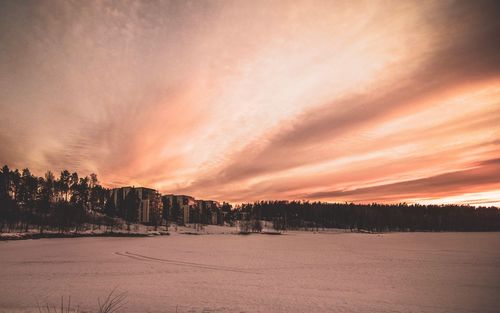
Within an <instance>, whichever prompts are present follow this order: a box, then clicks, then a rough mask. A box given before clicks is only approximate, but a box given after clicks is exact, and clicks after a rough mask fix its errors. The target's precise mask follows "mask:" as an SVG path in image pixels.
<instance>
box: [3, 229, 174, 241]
mask: <svg viewBox="0 0 500 313" xmlns="http://www.w3.org/2000/svg"><path fill="white" fill-rule="evenodd" d="M168 235H170V234H169V233H168V232H164V231H162V232H160V231H157V232H151V233H138V232H102V233H10V234H0V241H17V240H29V239H56V238H84V237H135V238H138V237H157V236H168Z"/></svg>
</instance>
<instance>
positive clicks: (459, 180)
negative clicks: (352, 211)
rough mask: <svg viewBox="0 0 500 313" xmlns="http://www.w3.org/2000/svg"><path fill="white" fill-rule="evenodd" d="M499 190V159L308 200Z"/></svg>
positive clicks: (396, 198)
mask: <svg viewBox="0 0 500 313" xmlns="http://www.w3.org/2000/svg"><path fill="white" fill-rule="evenodd" d="M485 187H486V190H494V189H498V188H499V187H500V159H491V160H486V161H482V162H480V163H479V164H477V166H476V167H474V168H471V169H467V170H461V171H455V172H449V173H445V174H440V175H436V176H431V177H426V178H421V179H414V180H408V181H402V182H397V183H393V184H384V185H378V186H373V187H366V188H358V189H353V190H333V191H323V192H316V193H311V194H308V195H307V196H306V198H309V199H335V198H337V199H351V200H349V201H355V202H360V201H361V202H362V201H392V202H394V201H400V200H401V199H418V198H432V197H434V198H436V197H442V196H453V195H459V194H462V193H467V192H474V191H477V190H483V188H485Z"/></svg>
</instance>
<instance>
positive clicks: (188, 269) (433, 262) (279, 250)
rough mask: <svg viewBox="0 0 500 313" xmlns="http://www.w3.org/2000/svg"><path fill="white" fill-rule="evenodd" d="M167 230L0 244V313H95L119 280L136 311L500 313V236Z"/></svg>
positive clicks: (210, 229)
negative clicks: (51, 309)
mask: <svg viewBox="0 0 500 313" xmlns="http://www.w3.org/2000/svg"><path fill="white" fill-rule="evenodd" d="M227 230H228V229H227V228H218V227H213V226H209V227H206V228H205V232H207V233H209V234H221V233H223V232H227ZM169 231H170V233H171V236H158V237H146V238H74V239H39V240H22V241H4V242H0V312H6V313H7V312H8V313H10V312H38V309H36V303H37V302H39V303H46V302H49V303H53V304H55V305H57V304H58V303H60V301H61V296H71V303H73V304H74V305H75V306H76V305H79V306H80V310H82V309H83V310H94V311H95V307H96V304H97V298H99V297H100V298H101V299H102V298H103V297H104V296H105V295H106V294H107V293H109V292H110V291H111V290H112V289H113V288H115V287H117V288H118V290H119V291H125V292H127V295H128V296H127V304H126V308H125V310H124V312H131V313H135V312H140V313H144V312H179V313H180V312H367V313H368V312H370V313H375V312H486V313H487V312H500V302H498V293H499V290H500V249H499V247H500V233H390V234H359V233H343V232H332V233H315V234H314V233H307V232H288V233H286V234H284V235H281V236H266V235H250V236H241V235H215V236H190V235H182V234H181V233H182V232H184V231H186V232H189V228H182V229H177V232H176V231H175V230H172V229H170V230H169ZM232 231H235V230H230V231H229V232H232Z"/></svg>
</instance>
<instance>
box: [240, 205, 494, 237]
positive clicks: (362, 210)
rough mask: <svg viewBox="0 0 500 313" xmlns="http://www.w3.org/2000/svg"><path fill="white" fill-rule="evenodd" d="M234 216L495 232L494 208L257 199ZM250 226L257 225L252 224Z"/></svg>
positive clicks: (279, 224)
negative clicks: (257, 200)
mask: <svg viewBox="0 0 500 313" xmlns="http://www.w3.org/2000/svg"><path fill="white" fill-rule="evenodd" d="M234 214H235V215H236V219H239V220H245V221H249V220H251V221H255V220H267V221H273V224H274V228H275V229H278V230H281V229H299V228H301V229H304V228H306V229H319V228H342V229H351V230H367V231H376V232H382V231H499V230H500V210H499V209H498V208H497V207H477V208H476V207H472V206H468V205H421V204H406V203H400V204H378V203H373V204H354V203H327V202H309V201H260V202H255V203H246V204H242V205H241V206H238V207H236V211H235V213H234ZM253 228H257V230H258V227H257V226H254V227H253Z"/></svg>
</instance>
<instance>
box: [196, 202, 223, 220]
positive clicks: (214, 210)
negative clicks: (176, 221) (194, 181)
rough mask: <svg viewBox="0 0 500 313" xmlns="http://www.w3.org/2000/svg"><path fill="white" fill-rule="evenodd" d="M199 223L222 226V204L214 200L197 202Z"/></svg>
mask: <svg viewBox="0 0 500 313" xmlns="http://www.w3.org/2000/svg"><path fill="white" fill-rule="evenodd" d="M196 202H197V216H198V221H197V222H198V223H202V224H212V225H218V224H222V215H221V211H220V203H219V202H217V201H213V200H196Z"/></svg>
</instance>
